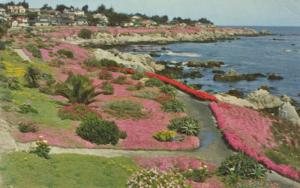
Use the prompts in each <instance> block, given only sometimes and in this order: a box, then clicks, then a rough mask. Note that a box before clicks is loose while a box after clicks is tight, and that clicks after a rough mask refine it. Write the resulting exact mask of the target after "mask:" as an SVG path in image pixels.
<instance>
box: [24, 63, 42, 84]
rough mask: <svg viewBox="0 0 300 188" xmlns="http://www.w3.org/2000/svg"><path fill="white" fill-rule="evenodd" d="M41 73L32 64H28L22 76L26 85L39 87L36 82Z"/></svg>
mask: <svg viewBox="0 0 300 188" xmlns="http://www.w3.org/2000/svg"><path fill="white" fill-rule="evenodd" d="M40 76H41V73H40V70H39V69H37V68H35V67H33V66H29V67H28V68H27V71H26V74H25V76H24V78H25V80H26V82H27V85H28V87H32V88H37V87H39V84H38V79H39V78H40Z"/></svg>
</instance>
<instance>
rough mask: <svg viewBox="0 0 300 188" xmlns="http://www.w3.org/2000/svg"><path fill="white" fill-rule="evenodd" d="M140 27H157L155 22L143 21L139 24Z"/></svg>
mask: <svg viewBox="0 0 300 188" xmlns="http://www.w3.org/2000/svg"><path fill="white" fill-rule="evenodd" d="M141 25H142V26H143V27H153V26H158V24H157V23H156V22H155V21H153V20H143V21H142V22H141Z"/></svg>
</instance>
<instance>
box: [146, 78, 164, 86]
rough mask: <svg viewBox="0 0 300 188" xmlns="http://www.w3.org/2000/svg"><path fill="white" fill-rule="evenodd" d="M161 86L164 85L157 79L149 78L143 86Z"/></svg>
mask: <svg viewBox="0 0 300 188" xmlns="http://www.w3.org/2000/svg"><path fill="white" fill-rule="evenodd" d="M162 85H164V83H163V82H162V81H160V80H159V79H157V78H150V79H149V80H147V81H146V82H145V86H147V87H160V86H162Z"/></svg>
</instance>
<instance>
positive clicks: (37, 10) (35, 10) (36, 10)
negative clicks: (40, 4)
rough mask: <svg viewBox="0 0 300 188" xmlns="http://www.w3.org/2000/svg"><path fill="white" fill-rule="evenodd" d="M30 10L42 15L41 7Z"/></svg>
mask: <svg viewBox="0 0 300 188" xmlns="http://www.w3.org/2000/svg"><path fill="white" fill-rule="evenodd" d="M28 12H32V13H36V14H37V15H38V16H39V15H41V9H39V8H29V9H28Z"/></svg>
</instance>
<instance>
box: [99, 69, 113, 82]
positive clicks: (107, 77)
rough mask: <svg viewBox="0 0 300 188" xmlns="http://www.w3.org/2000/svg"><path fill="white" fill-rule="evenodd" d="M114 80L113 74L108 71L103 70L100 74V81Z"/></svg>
mask: <svg viewBox="0 0 300 188" xmlns="http://www.w3.org/2000/svg"><path fill="white" fill-rule="evenodd" d="M112 78H113V76H112V74H111V72H109V71H107V70H101V71H100V73H99V79H100V80H111V79H112Z"/></svg>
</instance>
